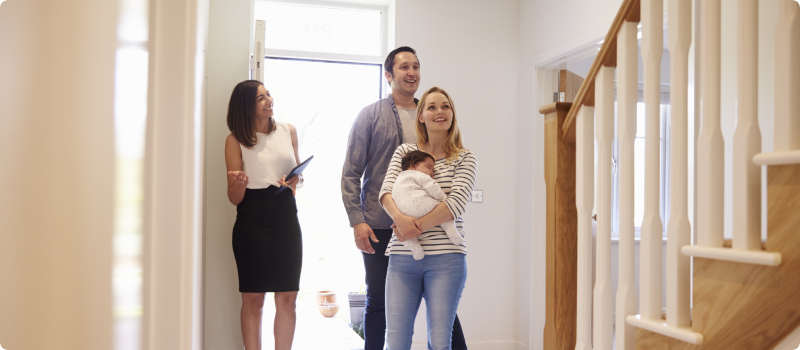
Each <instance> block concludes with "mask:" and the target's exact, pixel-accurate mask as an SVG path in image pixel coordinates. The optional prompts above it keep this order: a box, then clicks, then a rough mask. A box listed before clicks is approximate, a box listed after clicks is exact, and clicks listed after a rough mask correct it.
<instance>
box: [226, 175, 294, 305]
mask: <svg viewBox="0 0 800 350" xmlns="http://www.w3.org/2000/svg"><path fill="white" fill-rule="evenodd" d="M277 190H278V188H277V187H275V186H270V187H268V188H262V189H249V188H248V189H247V190H246V191H245V194H244V199H242V202H241V203H239V205H238V206H237V207H236V223H235V224H234V225H233V255H234V256H235V257H236V268H237V270H238V272H239V292H241V293H265V292H291V291H298V290H300V269H301V268H302V265H303V239H302V234H301V233H300V222H299V221H298V220H297V204H296V203H295V199H294V196H293V195H292V191H291V189H286V190H284V191H282V192H281V193H280V194H279V195H277V196H275V191H277Z"/></svg>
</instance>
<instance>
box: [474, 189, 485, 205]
mask: <svg viewBox="0 0 800 350" xmlns="http://www.w3.org/2000/svg"><path fill="white" fill-rule="evenodd" d="M472 202H473V203H481V202H483V191H477V190H475V191H472Z"/></svg>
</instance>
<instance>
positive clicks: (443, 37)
mask: <svg viewBox="0 0 800 350" xmlns="http://www.w3.org/2000/svg"><path fill="white" fill-rule="evenodd" d="M396 6H397V13H396V28H395V32H396V36H395V40H396V46H403V45H408V46H411V47H413V48H414V49H416V50H417V53H418V55H419V60H420V65H421V73H422V74H421V80H420V88H419V90H418V93H417V97H420V96H421V95H422V93H423V92H424V91H425V90H426V89H428V88H430V87H431V86H439V87H441V88H443V89H445V90H447V91H448V93H450V94H451V96H452V98H453V102H454V104H455V105H456V111H457V118H458V124H459V127H460V129H461V132H462V136H463V139H464V145H465V147H467V148H468V149H470V150H471V151H472V152H474V153H475V155H476V156H477V158H478V162H479V166H478V182H477V185H476V187H475V189H476V190H482V191H483V203H471V204H470V205H469V207H468V209H467V214H466V215H465V220H466V229H467V249H468V250H469V253H468V255H467V263H468V269H469V277H468V279H467V284H466V288H465V289H464V294H463V296H462V299H461V304H460V305H459V308H458V315H459V318H460V320H461V323H462V325H463V328H464V334H465V336H466V339H467V344H468V345H469V347H470V349H474V350H483V349H485V350H506V349H517V348H518V346H519V343H518V337H517V330H516V326H515V325H516V323H517V321H516V319H517V314H518V312H520V309H521V308H520V305H519V304H518V303H517V295H518V288H519V283H518V280H517V269H518V263H517V256H518V254H530V252H528V251H522V252H518V251H517V246H518V244H517V242H518V236H519V235H518V226H517V225H518V222H517V215H518V212H517V210H516V203H517V202H518V200H519V197H520V196H521V195H522V194H521V193H520V192H519V188H517V186H516V184H517V183H518V179H519V168H520V167H521V166H524V165H523V164H520V163H519V162H517V159H518V152H519V150H518V148H517V147H516V146H517V138H518V137H520V136H522V137H527V135H520V134H518V132H517V130H518V126H519V118H518V115H519V110H518V98H519V97H518V93H517V89H518V88H519V76H518V65H519V63H518V60H517V57H518V55H519V53H518V43H519V33H520V29H519V28H520V26H519V17H518V14H517V13H518V10H519V2H518V1H517V0H498V1H475V0H470V1H458V0H442V1H425V0H404V1H397V3H396ZM425 324H426V323H425V318H424V314H423V313H422V310H421V311H420V313H419V314H418V315H417V321H416V327H415V332H414V342H415V344H418V345H415V346H421V345H422V344H424V342H425V335H426V329H425ZM414 349H417V347H415V348H414ZM420 349H422V348H420Z"/></svg>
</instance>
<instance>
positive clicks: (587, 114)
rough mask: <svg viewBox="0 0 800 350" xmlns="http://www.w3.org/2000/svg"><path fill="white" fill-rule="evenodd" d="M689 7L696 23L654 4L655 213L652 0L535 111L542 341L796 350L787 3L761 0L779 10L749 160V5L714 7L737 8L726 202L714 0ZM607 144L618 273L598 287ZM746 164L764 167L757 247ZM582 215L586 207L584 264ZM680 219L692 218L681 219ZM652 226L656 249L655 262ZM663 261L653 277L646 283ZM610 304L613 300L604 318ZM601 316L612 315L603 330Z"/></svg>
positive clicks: (657, 0) (798, 36)
mask: <svg viewBox="0 0 800 350" xmlns="http://www.w3.org/2000/svg"><path fill="white" fill-rule="evenodd" d="M696 1H697V4H698V8H699V13H698V14H697V15H696V18H697V20H693V18H692V12H693V8H692V1H691V0H669V1H668V11H666V14H667V16H666V17H667V18H668V22H669V26H668V47H669V51H670V55H671V66H670V85H671V86H670V96H671V101H670V105H671V114H670V116H669V132H670V135H671V136H670V143H669V145H667V147H669V157H670V158H669V162H670V168H669V174H668V176H667V179H666V181H669V198H670V201H669V203H670V207H669V212H670V215H669V218H668V220H667V222H663V223H662V222H661V217H660V213H659V203H660V201H659V200H660V198H659V196H660V192H659V186H660V178H659V173H660V169H659V168H660V163H659V156H660V152H661V150H660V141H659V140H660V134H661V133H660V130H659V128H660V126H659V124H660V123H659V122H658V121H659V117H660V116H659V103H660V101H659V96H660V86H659V85H660V84H659V76H660V62H661V56H662V54H663V47H664V45H663V23H664V18H665V16H664V13H665V11H664V8H663V2H662V1H661V0H624V1H623V3H622V5H621V7H620V10H619V12H618V13H617V16H616V18H615V20H614V22H613V24H612V26H611V29H610V30H609V32H608V34H607V36H606V38H605V41H604V42H603V46H602V47H601V49H600V51H599V52H598V54H597V58H596V59H595V61H594V63H593V65H592V67H591V69H590V70H589V73H588V74H587V76H586V78H585V80H584V82H583V84H582V85H581V87H580V90H579V91H578V93H577V95H576V98H575V101H574V102H573V103H554V104H552V105H548V106H544V107H542V109H540V112H541V113H542V114H544V115H545V182H546V186H547V196H548V198H547V221H548V222H547V254H548V256H547V287H546V293H547V311H546V321H545V322H546V323H545V329H544V349H547V350H551V349H558V350H573V349H576V350H591V349H595V350H611V349H612V348H614V347H616V349H620V350H632V349H698V350H699V349H702V350H710V349H726V350H731V349H743V350H751V349H752V350H756V349H777V350H782V349H795V348H797V347H798V345H799V344H800V6H799V5H798V3H797V2H795V1H792V0H761V1H770V2H778V6H780V14H779V20H778V22H777V23H776V30H775V62H774V69H775V72H776V74H775V100H774V101H775V106H774V107H775V114H774V129H775V132H774V135H773V141H774V152H771V153H762V151H761V131H760V129H759V125H758V52H759V46H758V6H759V0H737V1H725V2H724V4H725V5H726V6H738V8H739V10H738V11H739V18H738V19H737V21H738V23H737V27H738V31H739V32H738V44H737V45H738V56H737V62H738V82H737V85H738V86H737V88H738V98H737V102H736V103H737V105H736V116H735V117H736V129H735V133H734V136H733V139H732V140H727V141H728V142H733V173H732V174H731V175H732V179H733V187H734V189H733V195H732V198H725V194H724V188H723V184H724V176H725V174H724V169H725V168H724V164H723V163H724V159H725V158H724V153H723V152H724V143H725V141H726V140H723V138H722V132H721V129H720V81H721V80H720V22H721V21H720V13H721V12H722V11H721V6H722V2H721V0H696ZM640 22H641V40H642V42H641V53H642V61H643V65H644V67H643V70H644V102H645V110H646V112H645V114H646V117H645V118H646V125H645V127H646V137H645V144H646V146H645V173H644V184H645V200H644V202H645V207H644V220H643V223H642V227H641V244H640V266H639V273H640V275H639V276H640V278H639V279H640V287H639V290H638V292H637V291H636V290H635V288H634V276H635V275H634V271H635V266H634V227H633V217H634V182H635V177H634V167H633V164H634V152H633V144H634V139H635V135H636V130H637V126H636V113H637V111H636V104H637V99H638V97H637V91H638V81H637V80H638V79H637V75H638V69H639V67H638V57H637V55H638V39H637V34H638V29H637V27H638V25H639V23H640ZM693 22H694V23H697V28H694V29H695V30H696V31H698V32H699V33H700V43H699V44H696V47H695V52H698V55H699V56H698V58H699V61H698V62H699V64H698V66H697V72H699V73H700V75H701V76H700V81H701V82H702V84H700V89H698V90H697V91H694V92H693V93H694V94H697V95H698V96H697V97H698V98H699V99H698V100H699V101H701V104H700V106H701V107H700V109H699V114H698V115H697V116H696V118H699V119H700V125H701V127H700V131H699V134H698V136H697V138H696V152H695V158H694V161H695V163H694V165H695V169H696V174H690V173H689V172H688V157H687V153H688V140H689V139H688V138H689V135H688V132H687V130H688V106H689V104H688V98H689V93H690V90H689V80H688V74H689V64H688V62H689V59H690V57H689V53H690V51H689V48H690V45H691V43H692V29H693V27H692V26H693ZM700 45H702V47H700ZM692 59H694V57H692ZM770 63H772V62H770ZM615 75H616V86H615ZM615 101H616V103H617V106H618V108H617V113H616V125H615V112H614V103H615ZM615 126H616V133H615ZM615 137H616V139H617V140H618V143H619V168H618V170H617V171H619V183H620V185H619V210H618V212H619V222H620V225H619V226H620V228H619V237H620V242H619V281H618V285H617V293H616V295H612V286H611V281H610V274H611V273H610V272H611V263H610V262H611V249H610V248H611V221H612V220H611V219H612V218H611V212H612V211H611V205H612V201H611V198H612V193H611V191H612V186H611V173H612V169H611V162H609V161H606V160H607V159H609V158H611V147H612V140H613V139H614V138H615ZM595 144H596V145H597V159H599V160H602V161H597V163H596V164H595V162H596V159H595V149H594V147H595ZM762 167H766V169H767V179H766V183H767V212H768V217H766V218H763V219H764V220H767V227H768V230H767V240H766V243H762V240H761V222H762V217H761V186H762V178H761V174H762ZM595 176H596V177H595ZM690 176H695V189H696V190H695V193H694V197H695V198H694V199H692V198H690V196H689V195H688V179H689V177H690ZM595 184H596V185H597V186H598V188H597V191H596V192H595V188H594V186H595ZM595 193H596V195H597V200H596V201H595V198H594V196H595ZM690 200H694V201H695V203H696V205H695V208H696V210H695V211H696V212H695V213H689V210H688V208H689V206H688V203H689V201H690ZM725 201H729V202H732V204H733V222H732V228H733V239H732V240H731V241H728V242H726V241H725V239H724V234H723V224H724V203H725ZM593 208H594V209H596V213H597V215H596V216H597V237H596V253H595V258H596V263H595V264H593V263H592V212H593ZM691 215H694V217H695V218H696V220H695V222H694V224H695V225H694V227H692V226H691V225H690V221H689V217H690V216H691ZM664 229H666V232H667V236H668V240H667V250H666V257H663V256H662V244H663V243H662V234H663V232H664V231H665V230H664ZM693 234H694V236H693ZM693 238H694V239H693ZM693 241H694V242H695V243H694V244H692V242H693ZM664 260H666V271H667V274H666V285H662V279H663V278H662V277H663V276H662V268H663V262H664ZM593 273H595V274H596V282H595V283H594V284H593V282H592V275H593ZM664 287H666V288H664ZM662 289H665V290H666V300H667V302H666V313H663V312H662ZM637 294H638V298H637ZM612 298H615V299H616V309H615V310H614V311H613V312H612V305H613V302H612V301H613V299H612ZM612 323H616V327H615V329H613V330H612Z"/></svg>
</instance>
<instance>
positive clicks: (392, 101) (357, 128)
mask: <svg viewBox="0 0 800 350" xmlns="http://www.w3.org/2000/svg"><path fill="white" fill-rule="evenodd" d="M384 70H385V72H384V76H385V77H386V80H387V81H388V82H389V85H390V86H391V87H392V93H391V95H389V96H388V97H387V98H384V99H381V100H379V101H377V102H375V103H373V104H371V105H369V106H366V107H364V109H362V110H361V112H360V113H359V114H358V117H356V120H355V122H354V123H353V127H352V129H351V130H350V138H349V140H348V142H347V156H346V159H345V163H344V167H343V169H342V200H343V201H344V207H345V210H346V211H347V216H348V218H349V219H350V226H352V227H353V236H354V238H355V243H356V247H357V248H358V249H359V250H361V251H362V253H363V258H364V269H365V271H366V279H365V282H366V285H367V303H366V308H365V310H364V350H381V349H383V345H384V336H385V334H386V314H385V300H384V298H385V295H386V290H385V284H386V270H387V268H388V267H389V257H388V256H385V255H384V253H385V252H386V247H387V246H388V245H389V240H390V239H391V237H392V229H391V225H392V223H393V221H392V218H391V217H389V215H388V214H386V212H385V211H384V210H383V208H382V207H381V206H380V204H379V202H378V193H379V192H380V190H381V185H383V178H384V177H385V176H386V170H387V169H388V168H389V161H390V160H391V159H392V155H393V154H394V151H395V149H396V148H397V147H398V146H400V144H402V143H416V142H417V136H416V131H415V128H416V126H415V119H416V108H417V102H418V101H417V99H415V98H414V93H416V92H417V88H419V78H420V69H419V59H418V58H417V55H416V51H414V49H412V48H410V47H408V46H402V47H398V48H397V49H394V50H393V51H392V52H390V53H389V55H388V56H387V57H386V61H385V62H384ZM452 339H453V340H452V349H454V350H466V349H467V346H466V343H465V342H464V334H463V332H462V331H461V324H460V323H459V320H458V316H456V319H455V322H454V323H453V338H452Z"/></svg>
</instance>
